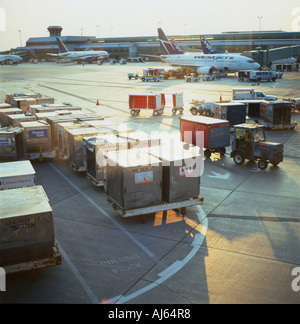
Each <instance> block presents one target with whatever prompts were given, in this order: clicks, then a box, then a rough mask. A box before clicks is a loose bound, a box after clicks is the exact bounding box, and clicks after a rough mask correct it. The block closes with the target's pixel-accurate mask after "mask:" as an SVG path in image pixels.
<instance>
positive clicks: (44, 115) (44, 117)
mask: <svg viewBox="0 0 300 324" xmlns="http://www.w3.org/2000/svg"><path fill="white" fill-rule="evenodd" d="M34 115H35V116H36V118H37V120H44V121H47V118H48V117H53V116H57V113H56V112H55V111H51V112H42V113H35V114H34Z"/></svg>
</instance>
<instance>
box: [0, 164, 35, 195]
mask: <svg viewBox="0 0 300 324" xmlns="http://www.w3.org/2000/svg"><path fill="white" fill-rule="evenodd" d="M35 185H36V172H35V170H34V168H33V167H32V164H31V163H30V161H14V162H7V163H1V164H0V190H6V189H15V188H24V187H31V186H35Z"/></svg>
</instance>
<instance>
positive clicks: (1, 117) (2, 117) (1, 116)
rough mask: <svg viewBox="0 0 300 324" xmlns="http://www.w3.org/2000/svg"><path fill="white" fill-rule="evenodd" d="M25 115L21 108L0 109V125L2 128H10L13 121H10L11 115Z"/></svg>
mask: <svg viewBox="0 0 300 324" xmlns="http://www.w3.org/2000/svg"><path fill="white" fill-rule="evenodd" d="M16 114H18V115H20V114H23V112H22V110H21V109H20V108H4V109H0V125H1V126H2V127H7V126H10V123H11V120H10V119H8V116H10V115H16Z"/></svg>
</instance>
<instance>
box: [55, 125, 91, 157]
mask: <svg viewBox="0 0 300 324" xmlns="http://www.w3.org/2000/svg"><path fill="white" fill-rule="evenodd" d="M80 127H90V126H89V125H87V124H86V123H85V122H78V121H76V122H65V123H58V124H57V133H58V149H57V152H58V155H59V157H60V158H63V159H68V158H69V141H68V133H67V129H69V128H80Z"/></svg>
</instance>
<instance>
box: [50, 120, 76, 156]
mask: <svg viewBox="0 0 300 324" xmlns="http://www.w3.org/2000/svg"><path fill="white" fill-rule="evenodd" d="M46 121H47V123H49V124H50V127H51V135H52V148H53V150H55V151H57V150H58V130H57V125H58V124H59V123H64V122H75V121H77V119H76V117H74V116H72V115H64V116H52V117H47V119H46Z"/></svg>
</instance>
